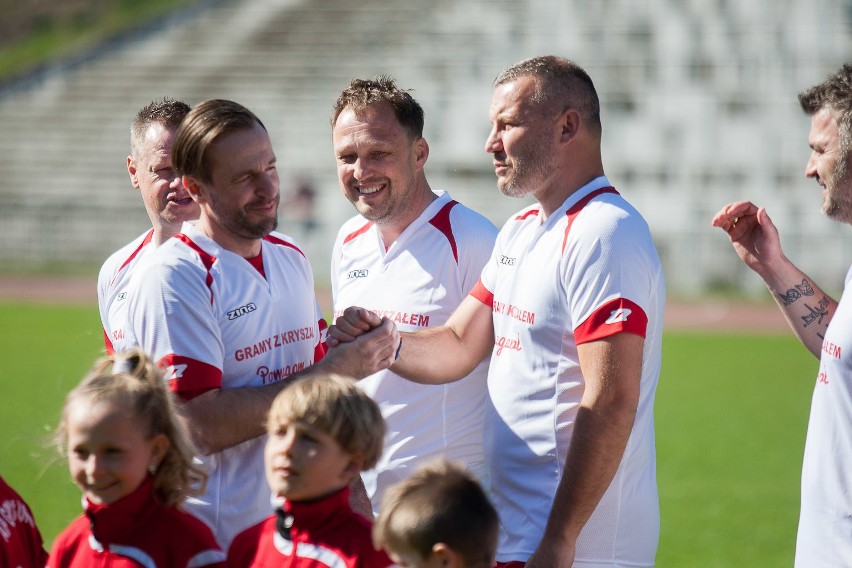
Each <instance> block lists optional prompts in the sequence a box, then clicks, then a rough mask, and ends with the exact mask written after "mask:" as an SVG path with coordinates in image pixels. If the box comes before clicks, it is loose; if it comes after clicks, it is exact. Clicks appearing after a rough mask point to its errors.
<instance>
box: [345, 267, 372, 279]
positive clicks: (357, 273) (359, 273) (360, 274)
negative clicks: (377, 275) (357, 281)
mask: <svg viewBox="0 0 852 568" xmlns="http://www.w3.org/2000/svg"><path fill="white" fill-rule="evenodd" d="M369 272H370V271H369V270H367V269H366V268H359V269H357V270H350V271H349V274H348V275H347V278H348V279H349V280H352V279H353V278H364V277H366V276H367V274H369Z"/></svg>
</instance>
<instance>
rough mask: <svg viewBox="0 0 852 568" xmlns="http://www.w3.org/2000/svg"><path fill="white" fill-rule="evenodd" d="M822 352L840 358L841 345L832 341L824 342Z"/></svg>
mask: <svg viewBox="0 0 852 568" xmlns="http://www.w3.org/2000/svg"><path fill="white" fill-rule="evenodd" d="M822 352H823V353H825V354H826V355H827V356H828V357H831V358H833V359H840V346H839V345H837V344H836V343H832V342H831V341H823V342H822Z"/></svg>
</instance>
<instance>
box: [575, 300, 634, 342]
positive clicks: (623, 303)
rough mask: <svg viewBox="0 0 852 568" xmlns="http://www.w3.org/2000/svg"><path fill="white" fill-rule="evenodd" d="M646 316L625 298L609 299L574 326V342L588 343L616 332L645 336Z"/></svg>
mask: <svg viewBox="0 0 852 568" xmlns="http://www.w3.org/2000/svg"><path fill="white" fill-rule="evenodd" d="M647 329H648V316H647V315H646V314H645V310H643V309H642V308H640V307H639V306H638V305H637V304H635V303H634V302H631V301H630V300H628V299H627V298H616V299H615V300H611V301H609V302H607V303H605V304H604V305H602V306H601V307H599V308H598V309H597V310H595V311H594V312H593V313H592V315H590V316H589V317H588V318H586V321H584V322H583V323H581V324H580V325H578V326H577V327H576V328H574V342H575V343H576V344H577V345H580V344H581V343H588V342H589V341H595V340H597V339H603V338H604V337H610V336H612V335H615V334H617V333H633V334H635V335H639V336H641V337H645V333H646V331H647Z"/></svg>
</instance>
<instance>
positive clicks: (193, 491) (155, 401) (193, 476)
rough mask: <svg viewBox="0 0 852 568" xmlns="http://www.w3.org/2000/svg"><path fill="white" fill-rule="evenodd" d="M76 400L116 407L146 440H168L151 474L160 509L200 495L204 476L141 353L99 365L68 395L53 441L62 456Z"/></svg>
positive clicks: (155, 373)
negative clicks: (127, 414) (134, 420)
mask: <svg viewBox="0 0 852 568" xmlns="http://www.w3.org/2000/svg"><path fill="white" fill-rule="evenodd" d="M78 400H85V401H87V402H88V403H90V404H96V403H98V402H112V403H117V404H121V405H123V406H125V407H126V408H127V409H129V410H131V411H132V412H133V414H134V415H135V416H136V417H137V418H138V419H139V421H140V422H141V423H142V424H144V425H145V428H146V432H145V433H144V434H145V437H146V439H149V440H150V439H151V438H154V437H155V436H158V435H160V434H162V435H164V436H165V437H166V438H167V439H168V441H169V447H168V450H167V451H166V455H165V456H164V457H163V460H162V461H161V462H160V464H159V465H158V466H157V467H156V470H155V471H153V472H152V475H153V478H154V492H155V493H156V494H157V496H158V497H159V498H160V500H162V501H163V502H164V503H165V504H167V505H177V504H179V503H180V502H182V501H183V500H184V498H186V497H187V496H190V495H199V494H201V493H202V492H203V491H204V486H205V485H206V483H207V473H206V472H205V471H204V470H203V469H201V467H200V466H198V465H196V464H195V463H194V462H193V456H194V455H195V454H196V450H195V448H194V447H193V445H192V443H191V442H190V439H189V435H188V434H187V430H186V424H185V422H184V420H183V418H182V417H181V415H180V413H179V412H178V410H177V406H176V404H175V401H174V397H173V395H172V393H171V392H169V391H168V389H167V388H166V384H165V381H164V380H163V377H162V375H161V374H160V373H159V371H158V370H157V368H156V366H155V365H154V363H153V361H151V359H150V358H149V357H148V356H147V355H145V353H144V352H143V351H142V350H140V349H138V348H137V349H131V350H129V351H125V352H122V353H116V354H114V355H108V356H106V357H102V358H101V359H98V360H97V361H96V362H95V363H94V365H92V368H91V369H90V370H89V373H88V374H87V375H86V376H85V377H84V378H83V380H82V381H81V382H80V384H79V385H77V387H75V388H74V389H73V390H72V391H71V392H70V393H68V396H66V397H65V404H64V405H63V407H62V414H61V417H60V420H59V425H58V426H57V429H56V434H55V437H54V441H55V444H56V446H57V448H58V450H59V452H60V453H61V454H62V455H66V454H67V451H68V427H67V426H68V409H69V408H70V406H71V403H72V402H75V401H78Z"/></svg>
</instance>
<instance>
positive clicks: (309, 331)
mask: <svg viewBox="0 0 852 568" xmlns="http://www.w3.org/2000/svg"><path fill="white" fill-rule="evenodd" d="M315 338H316V331H315V328H314V326H306V327H300V328H298V329H291V330H289V331H282V332H281V333H276V334H275V335H273V336H272V337H267V338H266V339H261V340H260V341H258V342H257V343H255V344H254V345H250V346H248V347H242V348H240V349H237V350H236V351H235V352H234V359H236V360H237V361H244V360H246V359H251V358H252V357H257V356H258V355H263V354H264V353H267V352H269V351H272V350H273V349H275V348H276V347H281V346H283V345H287V344H289V343H293V342H296V341H308V340H311V339H315Z"/></svg>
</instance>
